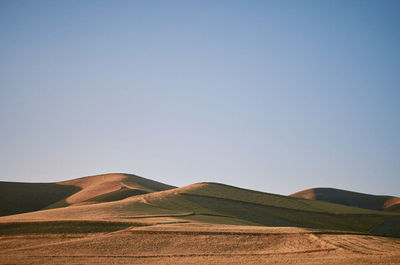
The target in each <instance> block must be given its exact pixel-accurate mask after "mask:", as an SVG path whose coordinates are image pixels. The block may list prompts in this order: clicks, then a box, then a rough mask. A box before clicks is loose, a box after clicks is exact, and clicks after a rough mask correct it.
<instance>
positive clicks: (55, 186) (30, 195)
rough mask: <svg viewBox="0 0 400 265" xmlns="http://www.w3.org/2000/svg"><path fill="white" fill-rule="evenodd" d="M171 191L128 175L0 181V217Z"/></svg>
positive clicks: (166, 187) (155, 183)
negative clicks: (29, 181) (38, 180)
mask: <svg viewBox="0 0 400 265" xmlns="http://www.w3.org/2000/svg"><path fill="white" fill-rule="evenodd" d="M171 188H175V187H174V186H170V185H166V184H163V183H160V182H156V181H153V180H149V179H146V178H142V177H139V176H135V175H129V174H104V175H96V176H89V177H83V178H78V179H73V180H68V181H62V182H57V183H15V182H0V205H1V207H0V215H1V216H4V215H12V214H18V213H25V212H32V211H38V210H42V209H51V208H60V207H66V206H71V205H72V206H76V205H80V204H94V203H100V202H107V201H115V200H121V199H124V198H127V197H130V196H133V195H138V194H145V193H149V192H157V191H162V190H166V189H171Z"/></svg>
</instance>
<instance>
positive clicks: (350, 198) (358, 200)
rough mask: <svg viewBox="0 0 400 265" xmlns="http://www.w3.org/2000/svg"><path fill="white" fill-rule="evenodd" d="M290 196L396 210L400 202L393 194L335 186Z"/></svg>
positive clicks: (372, 208) (365, 207)
mask: <svg viewBox="0 0 400 265" xmlns="http://www.w3.org/2000/svg"><path fill="white" fill-rule="evenodd" d="M289 196H291V197H295V198H303V199H311V200H319V201H325V202H332V203H338V204H342V205H347V206H353V207H359V208H364V209H370V210H379V211H381V210H394V209H396V207H397V206H396V205H398V204H399V203H400V200H399V199H400V198H396V197H393V196H378V195H371V194H364V193H358V192H353V191H346V190H340V189H333V188H314V189H307V190H303V191H299V192H296V193H293V194H291V195H289Z"/></svg>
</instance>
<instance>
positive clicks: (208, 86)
mask: <svg viewBox="0 0 400 265" xmlns="http://www.w3.org/2000/svg"><path fill="white" fill-rule="evenodd" d="M399 14H400V1H378V0H377V1H364V0H360V1H347V0H346V1H323V0H321V1H320V0H318V1H308V0H306V1H246V0H243V1H231V0H229V1H218V0H216V1H204V0H201V1H200V0H199V1H12V0H10V1H6V0H2V1H0V180H3V181H24V182H25V181H26V182H52V181H59V180H65V179H70V178H76V177H82V176H87V175H94V174H100V173H107V172H126V173H133V174H138V175H141V176H144V177H147V178H151V179H154V180H158V181H161V182H165V183H169V184H172V185H176V186H183V185H188V184H192V183H195V182H200V181H214V182H222V183H226V184H230V185H234V186H240V187H245V188H251V189H256V190H261V191H266V192H272V193H279V194H289V193H293V192H296V191H299V190H302V189H306V188H311V187H336V188H342V189H348V190H354V191H360V192H366V193H373V194H389V195H397V196H399V195H400V191H399V188H400V139H399V137H400V103H399V102H400V73H399V71H400V48H399V47H400V16H399Z"/></svg>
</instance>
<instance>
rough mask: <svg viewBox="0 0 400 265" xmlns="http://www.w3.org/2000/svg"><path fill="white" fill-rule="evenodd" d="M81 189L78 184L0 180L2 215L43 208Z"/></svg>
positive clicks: (0, 211)
mask: <svg viewBox="0 0 400 265" xmlns="http://www.w3.org/2000/svg"><path fill="white" fill-rule="evenodd" d="M79 190H80V188H79V187H76V186H72V185H59V184H57V183H18V182H0V205H1V207H0V215H1V216H3V215H10V214H18V213H24V212H32V211H37V210H41V209H43V208H45V207H47V206H48V205H50V204H53V203H56V202H58V201H60V200H63V199H65V198H67V197H69V196H71V195H72V194H74V193H76V192H78V191H79Z"/></svg>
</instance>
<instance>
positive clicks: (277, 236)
mask: <svg viewBox="0 0 400 265" xmlns="http://www.w3.org/2000/svg"><path fill="white" fill-rule="evenodd" d="M0 263H1V264H41V265H43V264H257V263H258V264H400V239H399V238H390V237H378V236H370V235H364V234H357V233H346V232H338V231H326V230H325V231H322V230H310V229H302V228H293V227H279V228H274V227H254V226H233V225H210V224H202V223H175V224H161V225H152V226H143V227H128V228H126V229H124V230H120V231H115V232H108V233H104V232H103V233H87V234H29V235H23V234H14V235H3V236H1V237H0Z"/></svg>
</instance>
